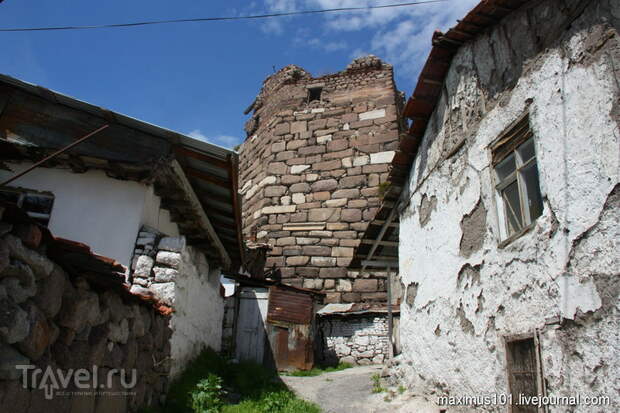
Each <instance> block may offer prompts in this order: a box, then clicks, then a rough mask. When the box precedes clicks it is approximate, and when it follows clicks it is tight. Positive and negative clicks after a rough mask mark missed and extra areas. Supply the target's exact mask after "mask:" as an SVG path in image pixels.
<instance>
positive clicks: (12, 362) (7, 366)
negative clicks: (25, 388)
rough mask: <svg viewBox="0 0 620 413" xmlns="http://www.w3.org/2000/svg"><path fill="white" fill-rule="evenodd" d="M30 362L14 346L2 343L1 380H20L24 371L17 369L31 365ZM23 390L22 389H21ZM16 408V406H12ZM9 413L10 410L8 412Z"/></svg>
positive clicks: (0, 352)
mask: <svg viewBox="0 0 620 413" xmlns="http://www.w3.org/2000/svg"><path fill="white" fill-rule="evenodd" d="M29 364H30V360H29V359H28V358H27V357H25V356H24V355H23V354H21V353H20V352H18V351H17V350H15V349H14V348H13V347H12V346H9V345H8V344H5V343H0V379H1V380H18V379H20V378H21V377H22V370H19V369H17V368H16V367H15V366H18V365H22V366H25V365H29ZM20 390H22V389H20ZM10 407H11V408H14V407H15V406H10ZM7 411H8V410H7ZM15 411H17V410H15Z"/></svg>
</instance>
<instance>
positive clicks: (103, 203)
mask: <svg viewBox="0 0 620 413" xmlns="http://www.w3.org/2000/svg"><path fill="white" fill-rule="evenodd" d="M30 165H31V164H29V163H22V164H11V165H10V167H11V169H13V171H14V172H13V173H11V172H8V171H4V170H0V179H5V178H8V177H10V176H12V175H13V174H14V173H17V172H19V171H22V170H24V169H26V168H27V167H29V166H30ZM11 186H14V187H23V188H27V189H35V190H39V191H49V192H52V193H53V194H54V197H55V199H54V208H53V210H52V215H51V219H50V222H49V228H50V230H51V231H52V233H53V234H55V235H56V236H58V237H62V238H67V239H70V240H74V241H79V242H83V243H85V244H87V245H90V247H91V248H92V250H93V251H94V252H96V253H97V254H100V255H104V256H106V257H110V258H113V259H115V260H117V261H118V262H120V263H121V264H123V265H125V266H129V263H130V259H131V255H132V252H133V246H134V243H135V241H136V235H137V234H138V230H139V229H140V226H141V225H143V224H144V225H149V226H151V227H152V228H155V229H158V230H160V231H161V232H163V233H165V234H168V235H170V236H176V235H178V227H177V225H176V224H175V223H173V222H171V220H170V214H169V213H168V211H166V210H164V209H161V208H160V203H161V200H160V199H159V197H158V196H156V195H155V194H154V193H153V188H152V187H150V186H147V185H144V184H141V183H138V182H133V181H121V180H118V179H113V178H110V177H108V176H106V174H105V173H104V172H102V171H96V170H90V171H87V172H85V173H79V174H78V173H73V172H71V171H70V170H67V169H58V168H37V169H35V170H34V171H32V172H29V173H28V174H27V175H24V176H23V177H21V178H19V179H18V180H16V181H14V182H13V183H11Z"/></svg>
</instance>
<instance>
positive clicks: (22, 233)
mask: <svg viewBox="0 0 620 413" xmlns="http://www.w3.org/2000/svg"><path fill="white" fill-rule="evenodd" d="M13 234H15V235H16V236H17V237H18V238H19V239H21V240H22V243H23V244H24V245H25V246H27V247H28V248H33V249H36V248H39V245H40V244H41V237H42V236H43V234H42V233H41V230H40V229H39V227H38V226H37V225H34V224H17V225H15V227H14V228H13Z"/></svg>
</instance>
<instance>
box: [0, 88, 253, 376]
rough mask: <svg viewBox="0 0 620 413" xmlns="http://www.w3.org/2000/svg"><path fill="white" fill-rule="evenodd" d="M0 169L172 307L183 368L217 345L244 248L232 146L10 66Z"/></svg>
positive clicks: (141, 289)
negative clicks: (223, 276) (231, 272)
mask: <svg viewBox="0 0 620 413" xmlns="http://www.w3.org/2000/svg"><path fill="white" fill-rule="evenodd" d="M100 128H103V129H100ZM93 131H97V132H96V133H95V134H93V135H92V136H90V137H88V138H87V139H85V140H84V141H83V142H81V143H79V144H78V145H76V146H74V147H72V148H70V149H68V150H64V151H61V153H58V154H56V155H55V156H52V157H51V158H50V159H49V160H48V161H46V162H45V163H43V164H41V165H40V166H37V167H36V168H34V169H33V170H30V171H28V172H26V173H25V174H24V175H23V176H19V177H18V178H17V179H14V180H11V181H10V182H8V183H7V181H8V180H10V179H11V178H13V177H15V176H16V175H17V174H19V173H20V172H23V171H26V170H28V169H29V168H30V167H31V166H33V165H34V164H35V163H36V162H37V161H39V160H41V159H43V158H45V157H47V156H50V155H51V154H53V153H55V152H56V151H59V150H62V149H63V148H66V147H67V146H68V145H70V144H71V143H72V142H75V141H76V140H77V139H79V138H81V137H83V136H85V135H87V134H90V133H92V132H93ZM0 168H1V169H0V198H2V199H3V200H7V201H12V202H15V203H17V204H18V205H19V206H20V207H22V208H23V209H24V210H26V211H27V212H28V213H29V215H30V216H31V217H33V218H35V219H37V220H38V221H39V222H41V223H42V224H44V225H47V226H48V228H49V229H50V231H51V233H52V234H54V235H55V236H56V237H61V238H66V239H70V240H73V241H78V242H81V243H84V244H87V245H89V246H90V247H91V249H92V251H93V252H94V253H96V254H100V255H103V256H106V257H110V258H112V259H114V260H116V261H118V262H120V263H121V264H123V265H124V266H126V267H127V268H128V270H127V288H131V291H132V292H134V293H137V294H143V295H154V296H155V297H156V298H157V299H158V300H160V302H161V303H162V305H165V306H168V307H170V308H171V311H172V318H171V328H172V330H173V334H172V338H171V344H172V348H171V351H172V358H173V363H172V374H173V375H176V374H177V373H178V372H179V370H180V369H182V368H183V367H184V365H185V363H186V362H187V361H188V360H190V359H191V358H192V357H194V356H195V355H196V354H197V353H198V352H199V351H200V350H201V349H202V348H203V347H206V346H210V347H212V348H213V349H216V350H218V349H219V347H220V343H221V325H222V316H223V309H224V305H223V299H222V297H221V294H220V288H221V287H220V281H219V280H220V270H221V269H222V268H231V267H235V266H236V265H238V262H239V261H240V254H241V249H240V237H239V212H238V204H237V177H236V174H237V172H236V168H237V156H236V154H235V153H234V152H232V151H230V150H227V149H223V148H220V147H217V146H215V145H211V144H208V143H205V142H201V141H197V140H195V139H192V138H189V137H187V136H184V135H182V134H179V133H176V132H173V131H170V130H166V129H163V128H160V127H157V126H154V125H151V124H148V123H145V122H141V121H138V120H136V119H132V118H129V117H127V116H124V115H121V114H118V113H114V112H111V111H108V110H105V109H102V108H100V107H97V106H93V105H90V104H88V103H85V102H81V101H79V100H76V99H73V98H70V97H68V96H65V95H61V94H59V93H56V92H53V91H50V90H47V89H44V88H42V87H39V86H35V85H31V84H28V83H25V82H22V81H19V80H16V79H13V78H10V77H8V76H0ZM190 309H191V310H192V311H189V310H190Z"/></svg>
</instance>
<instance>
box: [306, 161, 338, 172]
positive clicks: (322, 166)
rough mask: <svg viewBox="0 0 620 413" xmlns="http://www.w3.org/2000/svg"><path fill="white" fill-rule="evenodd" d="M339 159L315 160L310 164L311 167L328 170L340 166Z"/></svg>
mask: <svg viewBox="0 0 620 413" xmlns="http://www.w3.org/2000/svg"><path fill="white" fill-rule="evenodd" d="M341 164H342V163H341V162H340V159H332V160H330V161H324V162H317V163H315V164H314V165H312V169H314V170H317V171H330V170H333V169H338V168H340V167H341Z"/></svg>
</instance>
